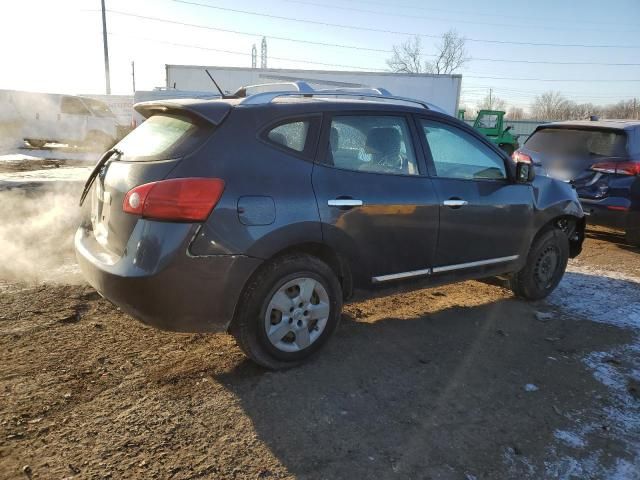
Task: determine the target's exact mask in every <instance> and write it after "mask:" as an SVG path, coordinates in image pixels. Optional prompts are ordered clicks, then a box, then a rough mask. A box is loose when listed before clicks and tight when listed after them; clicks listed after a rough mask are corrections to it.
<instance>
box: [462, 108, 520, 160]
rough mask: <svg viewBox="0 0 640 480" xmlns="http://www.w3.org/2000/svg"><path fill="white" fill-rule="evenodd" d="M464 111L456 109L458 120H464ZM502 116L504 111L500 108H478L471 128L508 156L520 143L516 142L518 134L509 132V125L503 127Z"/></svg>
mask: <svg viewBox="0 0 640 480" xmlns="http://www.w3.org/2000/svg"><path fill="white" fill-rule="evenodd" d="M464 112H465V111H464V110H458V118H459V119H460V120H464ZM504 116H505V112H503V111H501V110H480V111H479V112H478V116H477V117H476V119H475V121H474V122H473V128H475V129H476V130H478V131H479V132H480V133H482V134H483V135H486V136H487V137H488V138H489V140H491V141H492V142H493V143H495V144H496V145H497V146H498V147H500V148H501V149H502V150H504V151H505V152H506V153H507V155H509V156H510V155H511V154H512V153H513V152H515V151H516V150H517V149H518V147H519V146H520V144H519V143H518V136H517V135H512V134H511V132H510V130H511V126H508V127H507V128H503V127H504Z"/></svg>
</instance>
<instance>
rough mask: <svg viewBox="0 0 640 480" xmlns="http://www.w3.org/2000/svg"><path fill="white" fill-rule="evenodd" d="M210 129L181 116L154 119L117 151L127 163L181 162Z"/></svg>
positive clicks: (155, 117)
mask: <svg viewBox="0 0 640 480" xmlns="http://www.w3.org/2000/svg"><path fill="white" fill-rule="evenodd" d="M206 130H207V129H206V128H205V127H203V126H201V125H198V124H196V123H195V122H194V121H193V120H191V119H189V118H187V117H183V116H179V115H153V116H152V117H150V118H148V119H147V120H146V121H145V122H143V123H142V124H141V125H140V126H139V127H138V128H136V129H135V130H133V131H132V132H131V133H129V135H127V136H126V137H124V138H123V139H122V140H121V141H120V142H119V143H118V144H117V145H116V147H115V148H117V149H118V150H121V151H122V154H123V156H122V159H123V160H126V161H150V160H158V159H170V158H177V157H181V156H184V155H186V154H187V153H190V152H191V151H193V150H194V149H195V148H196V147H197V146H198V145H199V144H200V142H202V141H203V140H204V138H205V134H206Z"/></svg>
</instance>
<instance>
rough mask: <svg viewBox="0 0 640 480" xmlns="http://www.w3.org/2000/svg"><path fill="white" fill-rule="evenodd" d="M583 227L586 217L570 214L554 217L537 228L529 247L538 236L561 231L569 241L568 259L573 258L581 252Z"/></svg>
mask: <svg viewBox="0 0 640 480" xmlns="http://www.w3.org/2000/svg"><path fill="white" fill-rule="evenodd" d="M585 227H586V217H577V216H575V215H570V214H561V215H556V216H554V217H552V218H550V219H548V220H547V221H546V222H545V223H543V224H542V225H541V226H540V227H538V229H537V231H536V234H535V235H534V236H533V238H532V240H531V245H533V244H534V243H535V242H536V240H537V239H538V238H539V237H540V235H542V234H543V233H544V232H546V231H547V230H549V229H558V230H562V231H563V232H564V233H565V234H566V235H567V238H568V239H569V256H570V258H574V257H577V256H578V255H579V254H580V252H581V251H582V243H583V242H584V231H585ZM529 248H531V247H529Z"/></svg>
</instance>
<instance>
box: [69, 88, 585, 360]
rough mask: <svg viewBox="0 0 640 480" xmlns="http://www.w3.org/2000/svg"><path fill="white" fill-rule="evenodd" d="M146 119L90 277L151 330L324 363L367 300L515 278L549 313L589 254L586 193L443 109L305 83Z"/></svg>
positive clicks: (93, 225) (96, 223)
mask: <svg viewBox="0 0 640 480" xmlns="http://www.w3.org/2000/svg"><path fill="white" fill-rule="evenodd" d="M243 95H246V91H245V90H243V91H241V92H239V93H238V95H236V97H242V96H243ZM136 110H137V111H138V112H140V113H142V114H143V115H144V116H145V117H147V120H146V121H145V122H144V123H143V124H142V125H141V126H140V127H138V128H137V129H136V130H134V131H133V132H132V133H130V134H129V135H128V136H127V137H125V138H124V139H123V140H122V141H121V142H120V143H119V144H118V145H116V147H115V148H113V149H112V150H110V151H109V152H107V153H106V154H105V155H104V156H103V158H102V160H101V161H100V163H99V164H98V165H97V166H96V169H95V170H94V174H92V176H91V178H90V180H89V181H88V182H87V188H86V191H85V195H87V194H88V198H90V199H91V202H92V208H91V218H90V219H89V218H87V220H86V221H85V222H84V223H83V224H82V225H81V226H80V228H79V229H78V231H77V233H76V237H75V246H76V251H77V257H78V261H79V263H80V266H81V268H82V270H83V272H84V275H85V276H86V278H87V279H88V281H89V282H90V283H91V284H92V285H93V286H94V287H95V288H96V289H97V290H98V291H99V292H100V293H101V294H102V295H104V296H105V297H106V298H107V299H109V300H111V301H112V302H114V303H115V304H116V305H118V306H119V307H121V308H122V309H123V310H124V311H126V312H128V313H130V314H131V315H133V316H134V317H136V318H138V319H140V320H142V321H143V322H145V323H148V324H150V325H154V326H156V327H159V328H163V329H168V330H174V331H180V332H214V331H221V330H226V331H229V332H230V333H231V334H233V335H234V336H235V338H236V339H237V341H238V343H239V345H240V347H241V348H242V349H243V350H244V352H246V354H247V355H248V356H249V357H251V358H252V359H253V360H255V361H256V362H258V363H259V364H261V365H264V366H266V367H269V368H282V367H287V366H291V365H295V364H296V363H298V362H299V361H301V360H302V359H304V358H306V357H308V356H309V355H310V354H312V353H313V352H315V351H316V350H318V349H319V348H320V347H321V346H322V345H323V344H324V343H325V342H326V341H327V339H328V338H329V337H330V336H331V334H332V332H333V331H334V330H335V328H336V326H337V325H338V321H339V319H340V314H341V308H342V303H343V300H345V299H348V298H350V297H352V295H353V292H354V290H363V289H367V290H371V289H377V290H378V291H379V292H381V293H382V292H385V291H387V290H385V289H384V288H382V287H385V286H390V285H398V284H399V283H400V282H406V281H410V280H416V279H419V280H421V282H420V285H421V286H425V285H440V284H444V283H450V282H456V281H460V280H467V279H473V278H486V277H493V276H502V277H503V278H504V279H506V280H508V281H509V282H510V285H511V287H512V289H513V291H514V292H515V294H516V295H518V296H519V297H522V298H525V299H533V300H537V299H541V298H544V297H545V296H547V295H548V294H549V293H550V292H551V291H553V289H554V288H555V287H556V286H557V284H558V282H559V281H560V280H561V278H562V275H563V274H564V271H565V268H566V264H567V260H568V258H569V257H573V256H576V255H578V254H579V253H580V250H581V248H582V241H583V234H584V217H583V212H582V208H581V207H580V203H579V202H578V198H577V196H576V193H575V191H574V190H573V189H572V188H571V186H570V185H567V184H565V183H563V182H560V181H557V180H553V179H551V178H548V177H545V176H540V177H537V178H533V177H534V175H533V169H532V168H531V166H530V165H529V164H526V163H518V164H516V163H514V162H513V161H512V160H511V159H510V158H509V157H507V156H506V155H505V154H504V153H503V152H502V151H501V150H499V149H497V148H496V147H494V146H493V145H492V144H491V143H490V142H489V141H487V140H486V138H485V137H483V136H482V135H479V134H477V133H476V132H475V131H474V130H473V129H471V128H470V127H468V126H467V125H465V124H464V123H463V122H461V121H458V120H457V119H455V118H453V117H451V116H448V115H446V114H443V113H440V112H438V111H436V109H435V108H433V106H431V105H428V104H423V103H421V102H417V101H412V100H408V99H401V98H398V97H392V96H390V95H389V94H388V93H387V92H383V91H376V92H374V93H366V92H364V91H358V92H345V91H333V92H327V91H318V90H312V89H311V88H310V87H308V86H305V85H301V84H297V85H295V88H294V89H293V90H282V89H281V91H277V92H273V91H271V92H262V93H257V94H254V95H246V96H244V97H242V98H226V99H219V100H197V101H195V100H176V101H162V102H150V103H143V104H138V105H137V106H136ZM92 185H93V186H92ZM91 186H92V187H91ZM90 187H91V190H89V188H90Z"/></svg>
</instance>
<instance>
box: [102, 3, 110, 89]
mask: <svg viewBox="0 0 640 480" xmlns="http://www.w3.org/2000/svg"><path fill="white" fill-rule="evenodd" d="M101 2H102V43H103V44H104V81H105V86H106V90H107V95H111V74H110V73H109V45H108V44H107V13H106V10H105V8H104V0H101Z"/></svg>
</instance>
